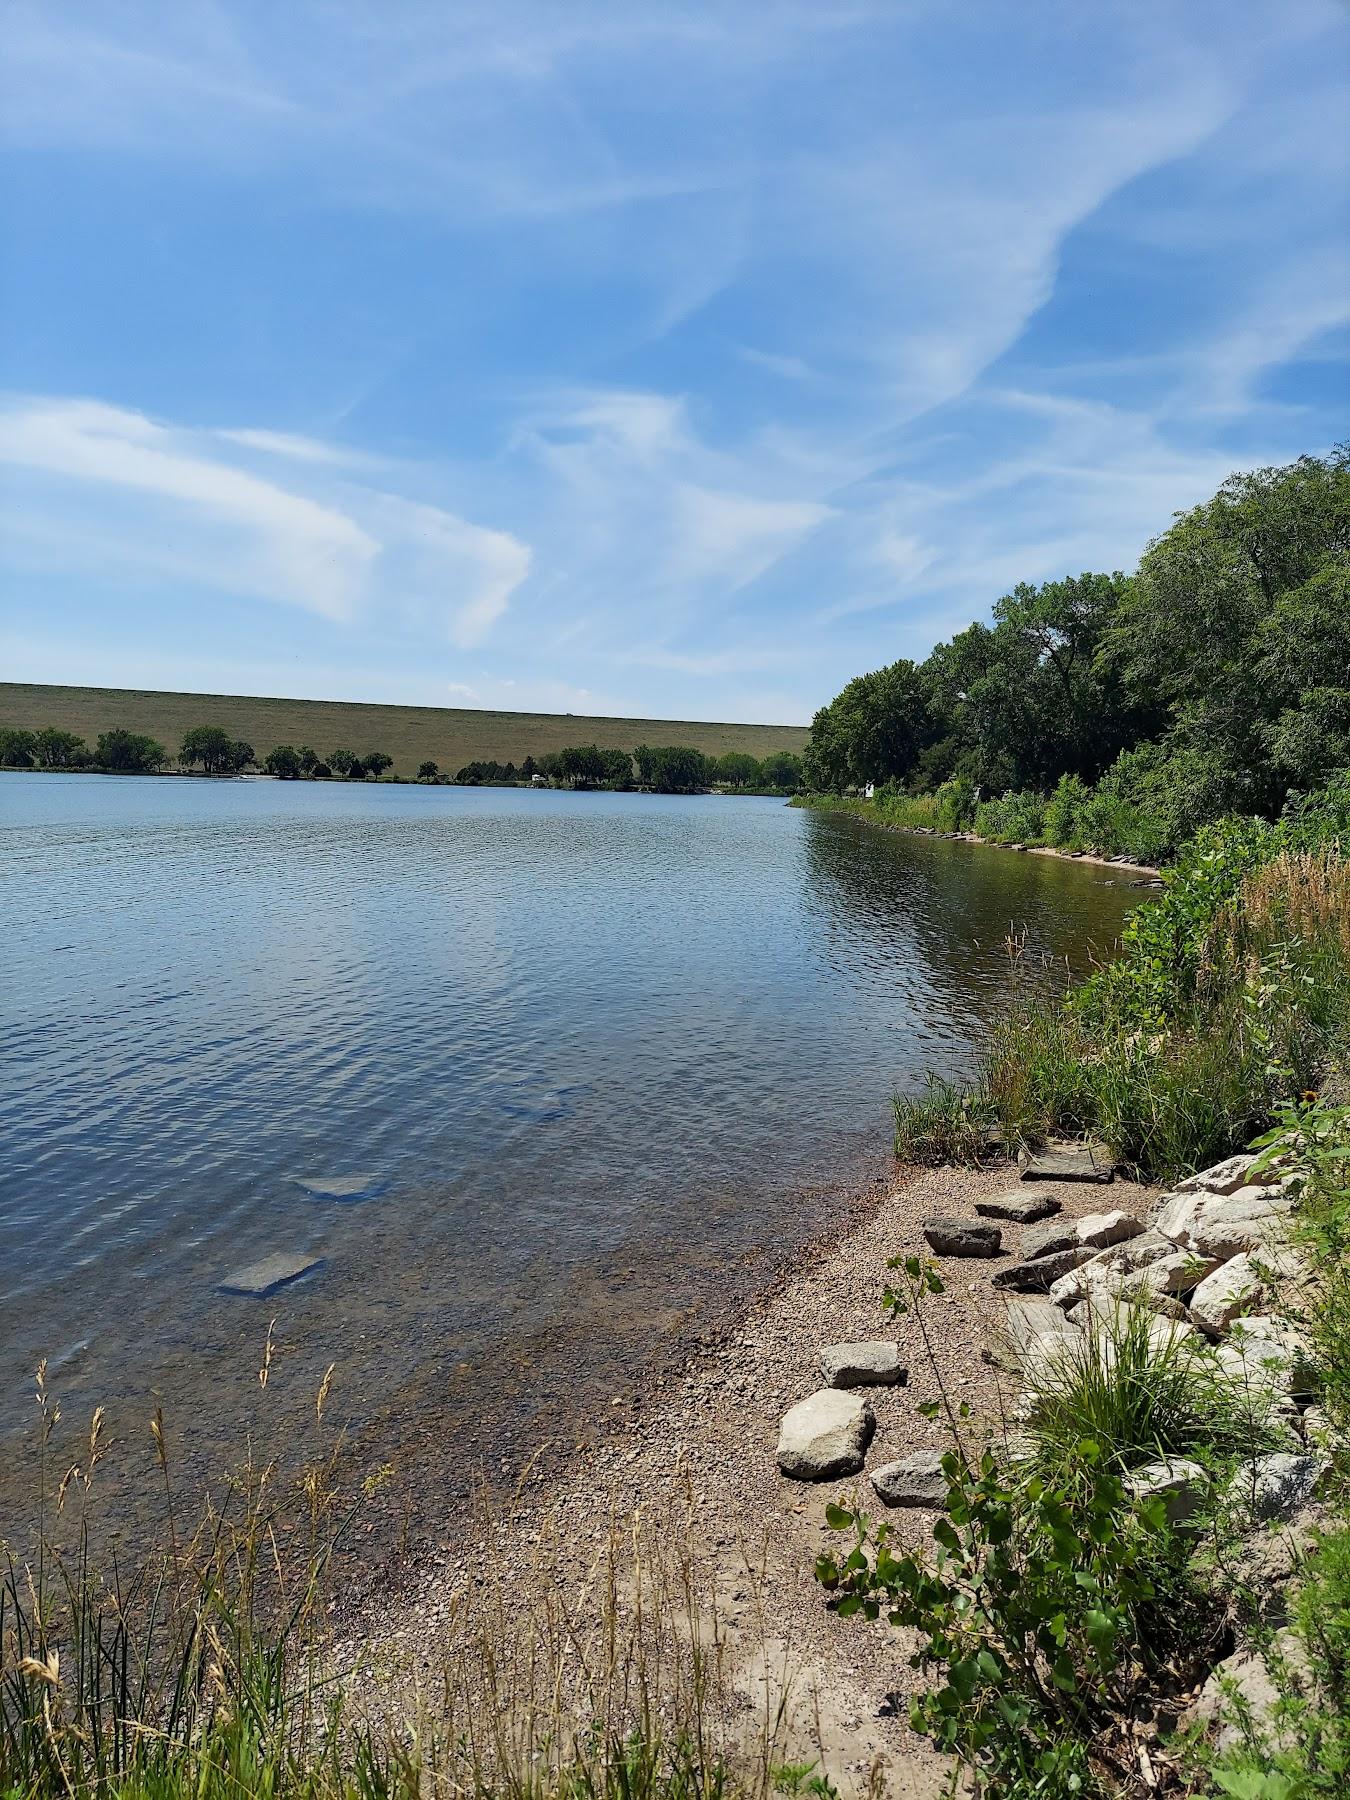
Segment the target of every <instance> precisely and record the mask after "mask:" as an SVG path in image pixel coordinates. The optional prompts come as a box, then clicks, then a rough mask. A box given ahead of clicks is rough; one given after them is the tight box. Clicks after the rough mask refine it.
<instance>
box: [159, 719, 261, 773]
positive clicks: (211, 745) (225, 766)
mask: <svg viewBox="0 0 1350 1800" xmlns="http://www.w3.org/2000/svg"><path fill="white" fill-rule="evenodd" d="M178 760H179V762H180V763H181V764H182V766H183V767H184V768H185V769H193V768H196V766H197V764H198V763H200V764H201V766H202V773H203V774H205V775H234V774H237V773H238V772H239V770H240V769H245V768H247V767H248V765H249V764H250V763H251V762H252V761H253V746H252V744H249V743H245V741H244V740H243V738H232V737H231V736H230V734H229V732H227V731H224V730H222V728H221V727H220V726H219V725H194V726H193V727H192V729H191V731H188V732H185V733H184V736H183V742H182V744H181V746H180V748H179V751H178Z"/></svg>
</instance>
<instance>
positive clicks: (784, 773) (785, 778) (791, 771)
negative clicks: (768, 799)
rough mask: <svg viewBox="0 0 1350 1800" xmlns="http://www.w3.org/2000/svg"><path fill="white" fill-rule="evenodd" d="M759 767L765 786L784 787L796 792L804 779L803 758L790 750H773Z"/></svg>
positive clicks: (790, 791)
mask: <svg viewBox="0 0 1350 1800" xmlns="http://www.w3.org/2000/svg"><path fill="white" fill-rule="evenodd" d="M759 769H760V775H761V777H762V778H763V782H764V786H765V787H771V788H784V789H786V790H787V791H788V792H789V793H796V791H797V789H798V788H800V787H801V785H802V781H803V779H804V777H803V772H802V759H801V757H800V756H794V755H793V754H792V752H791V751H790V750H774V751H771V752H770V754H769V755H768V756H766V757H765V758H764V761H763V762H762V763H761V764H760V765H759Z"/></svg>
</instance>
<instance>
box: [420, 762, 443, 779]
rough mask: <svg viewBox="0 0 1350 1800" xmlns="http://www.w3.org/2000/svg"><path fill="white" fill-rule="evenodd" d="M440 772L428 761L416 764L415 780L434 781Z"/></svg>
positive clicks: (434, 764) (435, 765)
mask: <svg viewBox="0 0 1350 1800" xmlns="http://www.w3.org/2000/svg"><path fill="white" fill-rule="evenodd" d="M440 772H441V771H440V769H439V767H438V766H437V764H436V763H434V762H432V761H430V760H429V759H428V761H426V762H422V763H418V765H417V779H418V780H419V781H434V780H435V779H436V777H437V776H438V775H439V774H440Z"/></svg>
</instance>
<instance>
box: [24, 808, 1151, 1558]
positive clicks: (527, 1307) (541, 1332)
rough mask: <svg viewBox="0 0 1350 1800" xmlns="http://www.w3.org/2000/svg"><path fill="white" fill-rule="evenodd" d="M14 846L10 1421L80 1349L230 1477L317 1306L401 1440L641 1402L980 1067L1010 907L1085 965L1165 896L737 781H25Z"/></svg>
mask: <svg viewBox="0 0 1350 1800" xmlns="http://www.w3.org/2000/svg"><path fill="white" fill-rule="evenodd" d="M0 853H2V854H3V865H2V866H3V870H4V884H5V890H6V895H7V903H6V927H5V941H6V947H7V962H8V966H9V973H8V977H7V979H6V981H5V984H4V994H3V1000H2V1001H0V1005H2V1006H3V1021H2V1024H3V1037H2V1039H0V1050H2V1051H3V1057H4V1065H5V1067H4V1081H3V1087H2V1088H0V1320H2V1322H3V1329H0V1450H2V1449H3V1447H4V1446H6V1445H8V1446H9V1447H10V1448H11V1449H13V1448H14V1446H15V1444H16V1441H17V1438H18V1436H19V1434H21V1433H23V1432H24V1431H29V1432H30V1433H31V1421H32V1417H33V1414H34V1408H33V1402H32V1369H33V1366H34V1364H35V1363H36V1361H37V1359H38V1358H39V1357H40V1356H43V1355H46V1356H48V1357H49V1358H50V1359H51V1364H52V1385H53V1387H54V1389H56V1390H57V1391H58V1393H59V1394H60V1396H61V1397H62V1401H63V1405H64V1407H65V1410H66V1413H67V1417H68V1419H75V1420H78V1421H80V1429H84V1424H85V1422H87V1416H88V1410H89V1408H90V1407H92V1405H93V1404H95V1403H96V1402H99V1401H104V1402H106V1403H107V1404H108V1407H109V1415H110V1418H111V1419H112V1421H113V1423H114V1426H115V1427H116V1428H117V1429H119V1431H120V1433H121V1435H123V1437H124V1438H125V1439H126V1440H127V1441H129V1442H131V1443H133V1444H137V1445H140V1447H141V1449H145V1448H146V1447H147V1446H148V1439H146V1437H145V1432H144V1423H145V1420H146V1418H147V1417H148V1415H149V1412H150V1411H151V1410H152V1409H153V1406H154V1404H155V1403H156V1402H157V1401H160V1400H162V1401H163V1404H164V1406H165V1409H166V1413H168V1414H169V1416H170V1418H171V1419H172V1420H173V1421H174V1424H175V1429H176V1431H177V1435H178V1439H179V1441H180V1443H181V1444H183V1445H184V1446H185V1453H187V1454H189V1455H190V1456H195V1457H196V1458H197V1459H198V1463H199V1465H200V1466H201V1467H203V1468H205V1469H212V1468H215V1467H216V1466H217V1465H223V1463H224V1461H225V1460H227V1459H228V1458H229V1456H230V1455H232V1454H233V1453H234V1451H235V1450H237V1448H238V1446H239V1442H240V1434H241V1432H242V1431H243V1430H244V1429H245V1428H249V1429H253V1428H255V1426H254V1419H255V1414H256V1411H257V1407H258V1405H259V1404H260V1401H259V1393H260V1389H259V1383H258V1380H257V1370H258V1367H259V1364H260V1360H261V1356H262V1348H263V1343H264V1340H265V1337H266V1334H267V1330H268V1326H269V1322H271V1321H273V1320H275V1325H274V1328H273V1338H274V1344H275V1351H274V1365H273V1377H272V1379H271V1381H270V1383H269V1392H268V1395H267V1397H266V1404H267V1406H268V1407H269V1408H271V1409H272V1413H271V1415H270V1416H271V1417H272V1418H273V1419H274V1420H275V1421H277V1422H279V1423H281V1424H286V1423H288V1422H289V1424H290V1425H291V1426H292V1427H293V1426H294V1425H295V1422H296V1421H297V1420H299V1419H300V1418H301V1417H302V1416H303V1417H312V1413H313V1392H314V1388H315V1386H316V1385H317V1383H318V1380H319V1378H320V1376H321V1375H322V1372H323V1370H324V1368H325V1367H326V1366H327V1364H328V1363H329V1362H330V1361H335V1362H336V1363H337V1365H338V1368H337V1372H336V1375H335V1380H334V1387H333V1399H332V1401H331V1402H330V1413H336V1414H338V1415H340V1416H341V1417H342V1418H343V1419H344V1420H345V1421H347V1422H348V1423H349V1424H350V1426H351V1428H352V1430H353V1431H354V1433H356V1434H357V1436H358V1437H359V1436H360V1435H361V1434H362V1433H365V1434H367V1435H368V1437H369V1438H370V1441H371V1443H372V1444H374V1445H376V1446H377V1447H379V1448H380V1453H381V1454H382V1455H383V1454H386V1453H388V1454H391V1455H392V1454H395V1453H396V1452H397V1451H398V1449H399V1447H400V1446H404V1445H406V1444H407V1443H408V1442H410V1441H412V1440H414V1439H421V1440H424V1441H432V1440H434V1441H435V1442H437V1443H438V1444H440V1445H442V1446H443V1448H444V1449H445V1455H446V1461H447V1466H448V1465H449V1464H450V1463H452V1462H454V1463H457V1464H458V1465H459V1466H462V1465H463V1463H464V1461H465V1457H466V1455H467V1454H468V1453H470V1452H471V1453H472V1454H478V1453H481V1452H482V1451H483V1449H484V1447H485V1446H486V1445H495V1444H496V1443H497V1442H498V1437H499V1434H500V1431H501V1418H500V1409H501V1403H502V1396H503V1395H504V1394H506V1393H507V1392H508V1391H509V1393H510V1395H511V1406H512V1409H513V1417H514V1419H515V1420H516V1422H517V1428H518V1429H517V1436H518V1437H519V1439H520V1441H521V1442H524V1441H525V1440H526V1439H527V1438H528V1436H529V1434H530V1432H531V1431H537V1430H538V1429H540V1428H541V1421H542V1422H544V1423H547V1422H548V1421H550V1420H551V1419H553V1418H555V1417H557V1418H561V1417H562V1414H563V1413H564V1412H565V1411H567V1409H568V1408H569V1407H570V1408H571V1409H572V1411H573V1412H575V1411H576V1410H577V1409H578V1408H579V1409H580V1410H581V1411H582V1412H584V1411H585V1410H586V1408H587V1407H589V1406H591V1405H593V1404H594V1403H595V1402H596V1396H599V1395H601V1394H603V1395H604V1396H606V1397H607V1401H608V1400H609V1399H617V1400H620V1401H623V1403H624V1404H625V1405H627V1398H626V1396H627V1395H628V1394H629V1392H630V1390H631V1389H632V1388H634V1387H635V1386H636V1385H637V1381H638V1377H639V1376H640V1374H641V1373H642V1372H643V1371H644V1370H645V1369H647V1368H649V1367H651V1366H652V1364H653V1363H654V1362H655V1361H656V1360H657V1359H658V1358H659V1355H660V1354H661V1349H662V1346H663V1344H666V1343H669V1342H671V1341H674V1339H675V1338H676V1337H677V1336H678V1333H679V1332H680V1331H681V1330H684V1329H687V1327H688V1323H689V1321H690V1320H691V1319H695V1320H696V1319H698V1318H699V1317H701V1316H703V1315H704V1314H706V1312H707V1311H708V1309H710V1308H714V1307H715V1306H716V1305H717V1304H718V1303H719V1302H720V1301H722V1300H724V1299H725V1298H726V1296H727V1295H728V1294H730V1293H732V1292H734V1291H740V1290H741V1289H743V1288H744V1287H745V1286H746V1285H747V1284H748V1283H751V1282H753V1280H754V1278H755V1270H756V1268H757V1267H761V1268H762V1267H763V1266H765V1258H766V1256H768V1255H769V1253H777V1252H780V1251H782V1250H784V1249H788V1248H790V1247H791V1246H792V1245H793V1244H794V1243H800V1242H801V1241H803V1240H804V1238H805V1237H806V1236H807V1235H808V1234H810V1233H811V1232H814V1231H816V1230H818V1229H819V1228H820V1226H821V1224H822V1222H823V1221H824V1219H825V1218H826V1217H827V1215H828V1208H829V1207H830V1205H831V1204H832V1203H836V1204H837V1202H832V1195H833V1194H834V1193H835V1192H836V1191H837V1190H839V1189H841V1188H847V1187H848V1185H849V1184H850V1183H852V1182H856V1181H857V1180H858V1179H860V1178H861V1175H862V1172H863V1171H864V1169H865V1168H866V1167H867V1165H868V1164H869V1159H870V1163H871V1166H872V1167H873V1168H875V1167H876V1166H877V1162H878V1159H879V1158H880V1157H881V1156H882V1155H883V1154H884V1152H885V1151H886V1149H887V1146H888V1143H889V1130H890V1119H889V1102H890V1097H891V1095H892V1093H893V1091H894V1090H895V1088H896V1087H897V1086H905V1085H910V1084H914V1083H916V1082H917V1081H918V1080H919V1079H920V1078H921V1076H922V1072H923V1071H924V1070H925V1069H926V1068H929V1067H936V1068H938V1069H940V1070H943V1071H954V1070H957V1069H960V1068H962V1067H964V1066H966V1065H968V1063H969V1060H970V1057H971V1054H972V1051H973V1048H974V1046H975V1045H976V1044H977V1042H978V1040H979V1036H980V1032H981V1028H982V1025H983V1023H984V1022H985V1021H986V1020H987V1019H988V1018H989V1017H990V1016H991V1014H992V1012H993V1011H994V1009H995V1008H996V1007H997V1006H998V1005H999V1004H1000V1002H1001V999H1002V997H1003V995H1004V992H1005V983H1006V976H1005V958H1004V953H1003V949H1002V944H1003V939H1004V937H1005V934H1006V933H1007V932H1008V930H1009V927H1010V926H1012V927H1015V928H1017V929H1023V928H1025V930H1026V931H1027V933H1028V940H1029V948H1030V950H1031V952H1032V953H1033V954H1034V955H1045V956H1049V957H1052V958H1058V959H1059V960H1060V961H1061V962H1062V961H1063V960H1064V959H1066V958H1067V959H1068V960H1069V961H1071V962H1073V963H1075V964H1077V965H1079V966H1081V965H1082V964H1083V963H1084V961H1085V960H1086V958H1087V955H1088V953H1089V946H1090V944H1091V943H1093V942H1095V943H1096V944H1098V945H1103V946H1109V944H1110V943H1111V941H1112V940H1113V939H1114V937H1115V935H1116V933H1117V932H1118V930H1119V927H1120V924H1121V921H1122V919H1123V917H1124V914H1125V911H1126V910H1127V908H1128V906H1129V904H1130V903H1131V902H1132V901H1133V900H1134V899H1135V898H1137V896H1136V895H1134V894H1132V893H1131V891H1130V889H1129V888H1128V886H1126V885H1124V884H1123V882H1120V883H1113V881H1112V880H1111V879H1110V877H1111V876H1113V875H1114V873H1115V872H1114V871H1106V870H1103V869H1099V868H1095V869H1094V868H1089V867H1085V866H1082V865H1077V864H1066V863H1064V862H1059V861H1054V860H1051V859H1048V858H1039V857H1031V856H1020V857H1019V856H1013V855H1009V854H1006V853H1002V852H998V851H995V850H990V849H982V848H980V847H977V846H970V845H965V844H953V843H947V842H943V841H937V840H932V839H926V838H915V837H908V836H900V835H892V834H887V833H882V832H878V831H875V830H871V829H869V828H867V827H865V826H863V825H861V824H859V823H857V822H856V821H853V820H851V819H848V818H843V817H829V816H825V815H820V814H815V813H810V812H804V811H797V810H794V809H791V808H788V807H786V806H784V805H783V804H781V803H780V802H776V801H772V800H733V799H721V798H714V797H699V798H688V799H684V798H664V797H658V796H641V795H617V794H614V795H611V794H596V795H571V794H564V793H548V792H528V791H517V790H491V789H447V788H432V789H427V788H416V787H401V786H381V787H364V786H356V785H352V786H338V785H332V786H330V785H326V784H290V783H287V784H282V783H274V782H263V781H239V782H207V781H190V780H182V779H164V780H134V779H116V778H112V777H93V776H89V777H85V776H66V777H54V776H37V775H5V776H2V777H0ZM344 1190H351V1192H348V1193H346V1194H345V1195H344ZM358 1195H359V1196H363V1197H356V1196H358ZM274 1252H276V1253H285V1254H296V1255H308V1256H314V1257H318V1258H321V1259H322V1262H321V1265H320V1266H319V1267H318V1268H317V1269H316V1270H315V1271H314V1272H313V1273H311V1274H310V1275H308V1276H307V1277H306V1278H305V1279H304V1280H303V1281H301V1282H299V1283H297V1284H296V1285H294V1286H292V1287H289V1288H287V1289H285V1290H284V1291H282V1292H280V1293H278V1294H275V1295H272V1296H270V1297H266V1298H251V1297H246V1296H241V1295H238V1294H229V1293H225V1292H222V1291H221V1287H222V1283H224V1282H227V1281H228V1280H229V1278H230V1277H231V1276H232V1274H233V1273H234V1272H236V1271H237V1270H239V1269H240V1268H241V1267H243V1266H245V1265H249V1264H253V1263H256V1262H257V1261H258V1260H259V1259H261V1258H263V1257H265V1256H267V1255H269V1254H271V1253H274ZM567 1428H568V1429H571V1427H570V1426H568V1427H567ZM390 1446H393V1449H392V1450H391V1449H390V1448H389V1447H390ZM0 1461H3V1462H5V1463H6V1464H7V1465H8V1466H9V1467H11V1468H12V1467H14V1466H15V1462H16V1461H17V1458H16V1459H14V1460H13V1461H12V1460H11V1458H10V1457H9V1456H4V1455H0ZM3 1497H4V1488H3V1486H0V1499H3ZM3 1527H4V1520H3V1518H0V1535H3Z"/></svg>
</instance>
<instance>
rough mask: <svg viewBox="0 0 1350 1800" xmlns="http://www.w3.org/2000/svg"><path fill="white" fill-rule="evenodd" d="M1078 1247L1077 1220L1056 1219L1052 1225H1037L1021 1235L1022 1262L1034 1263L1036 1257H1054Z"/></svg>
mask: <svg viewBox="0 0 1350 1800" xmlns="http://www.w3.org/2000/svg"><path fill="white" fill-rule="evenodd" d="M1078 1247H1079V1239H1078V1221H1077V1219H1056V1220H1055V1221H1054V1223H1053V1224H1052V1225H1037V1226H1036V1227H1034V1229H1033V1230H1031V1231H1024V1232H1023V1233H1022V1261H1023V1262H1035V1261H1036V1260H1037V1258H1038V1257H1042V1256H1055V1255H1057V1254H1058V1253H1059V1252H1060V1251H1061V1250H1074V1249H1077V1248H1078Z"/></svg>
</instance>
